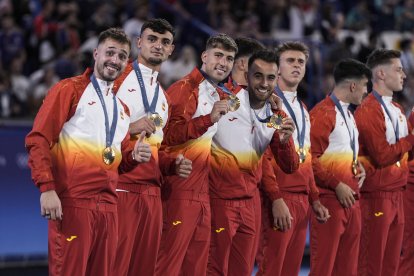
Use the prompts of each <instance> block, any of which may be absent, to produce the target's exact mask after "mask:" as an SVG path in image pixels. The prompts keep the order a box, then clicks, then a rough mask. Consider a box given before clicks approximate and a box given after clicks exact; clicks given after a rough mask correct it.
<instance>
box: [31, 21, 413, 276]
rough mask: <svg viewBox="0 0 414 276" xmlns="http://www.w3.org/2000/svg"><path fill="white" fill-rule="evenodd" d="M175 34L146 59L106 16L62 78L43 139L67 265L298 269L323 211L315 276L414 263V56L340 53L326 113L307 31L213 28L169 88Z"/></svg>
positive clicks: (247, 271)
mask: <svg viewBox="0 0 414 276" xmlns="http://www.w3.org/2000/svg"><path fill="white" fill-rule="evenodd" d="M174 35H175V31H174V29H173V27H172V26H171V25H170V24H169V23H168V22H167V21H166V20H164V19H151V20H148V21H147V22H145V23H144V25H143V26H142V29H141V34H140V36H139V37H138V38H137V41H136V43H137V44H136V45H137V48H138V49H139V54H138V58H137V59H136V60H134V61H132V62H131V61H129V60H128V57H129V54H130V49H131V42H130V41H129V39H128V38H127V36H126V35H125V33H124V32H123V31H122V30H121V29H117V28H110V29H108V30H105V31H103V32H102V33H101V34H100V36H99V41H98V46H97V48H96V49H95V51H94V59H95V64H94V68H93V69H87V70H86V71H85V73H83V74H82V75H79V76H75V77H73V78H69V79H65V80H62V81H60V82H59V83H58V84H56V85H55V86H54V87H52V88H51V90H50V91H49V92H48V95H47V96H46V98H45V100H44V103H43V105H42V106H41V108H40V110H39V112H38V114H37V116H36V119H35V121H34V125H33V129H32V131H31V132H30V133H29V134H28V135H27V137H26V148H27V150H28V152H29V166H30V168H31V170H32V178H33V180H34V182H35V184H36V186H38V187H39V189H40V192H41V196H40V205H41V215H42V216H43V217H45V218H46V219H48V220H49V225H48V230H49V233H48V238H49V274H50V275H70V276H72V275H116V276H117V275H194V276H199V275H207V274H208V275H237V276H239V275H251V274H252V272H253V268H254V264H255V263H256V264H257V266H258V272H257V274H256V275H272V276H273V275H298V273H299V271H300V265H301V262H302V257H303V253H304V248H305V242H306V232H307V229H308V223H309V222H310V257H311V269H310V275H321V276H325V275H411V274H413V272H414V271H413V270H414V265H413V263H414V238H413V235H414V229H413V228H414V221H413V220H414V210H413V209H414V186H413V184H412V183H414V174H409V168H410V160H411V158H412V157H413V156H412V154H413V152H412V148H413V145H414V131H413V130H412V127H411V124H412V123H414V116H410V118H409V120H408V121H407V119H406V117H405V113H404V111H403V110H402V108H401V107H400V105H398V104H397V103H395V102H394V101H393V100H392V96H393V93H394V92H398V91H401V90H402V88H403V82H404V79H405V77H406V75H405V74H404V70H403V68H402V65H401V61H400V53H399V52H398V51H395V50H386V49H377V50H375V51H374V52H372V53H371V54H370V56H369V57H368V61H367V64H366V65H365V64H363V63H361V62H359V61H356V60H353V59H345V60H338V63H337V65H336V66H335V68H334V71H333V76H334V79H335V86H334V87H333V89H332V92H331V93H330V94H329V95H328V96H327V97H326V98H325V99H323V100H322V101H321V102H320V103H318V104H317V105H316V106H315V107H314V108H313V109H312V110H310V111H308V109H307V107H306V106H305V105H304V104H303V102H301V101H300V100H299V99H298V97H297V88H298V86H299V84H300V82H301V81H302V79H303V77H304V75H305V69H306V63H307V61H308V58H309V49H308V47H307V46H306V45H305V44H303V43H301V42H298V41H291V42H285V43H282V44H280V45H279V46H278V47H277V48H276V49H275V50H273V49H272V50H271V49H267V48H265V47H264V46H263V45H262V44H261V43H260V42H258V41H256V40H254V39H250V38H237V39H236V40H233V39H232V38H231V37H229V36H228V35H226V34H216V35H212V36H211V37H210V38H209V39H208V40H207V42H206V47H205V51H204V52H203V53H202V55H201V61H202V65H201V67H200V68H194V69H193V71H192V72H191V73H190V74H188V75H187V76H185V77H183V78H182V79H180V80H178V81H177V82H175V83H174V84H172V85H171V86H170V87H169V88H168V89H166V90H165V89H164V88H162V87H161V86H160V84H159V83H158V81H157V77H158V74H159V71H160V68H161V64H162V63H163V62H164V61H165V60H167V59H168V57H169V56H170V55H171V54H172V52H173V50H174ZM369 81H372V91H371V93H370V94H368V95H367V96H366V97H365V98H364V96H365V95H366V94H367V85H368V82H369ZM309 92H311V91H309ZM355 106H358V107H357V108H356V110H355V111H354V109H355V108H351V107H355ZM412 168H413V169H414V166H413V167H412ZM413 172H414V170H413ZM404 213H405V216H404Z"/></svg>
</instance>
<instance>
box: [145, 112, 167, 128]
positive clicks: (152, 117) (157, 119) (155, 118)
mask: <svg viewBox="0 0 414 276" xmlns="http://www.w3.org/2000/svg"><path fill="white" fill-rule="evenodd" d="M148 117H149V119H150V120H151V121H153V122H154V125H155V127H156V128H161V127H162V126H163V124H164V121H163V119H162V117H161V116H160V114H158V113H151V114H150V115H149V116H148Z"/></svg>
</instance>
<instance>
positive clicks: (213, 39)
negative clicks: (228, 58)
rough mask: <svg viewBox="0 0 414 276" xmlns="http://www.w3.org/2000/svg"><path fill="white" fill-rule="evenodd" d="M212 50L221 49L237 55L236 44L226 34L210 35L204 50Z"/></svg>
mask: <svg viewBox="0 0 414 276" xmlns="http://www.w3.org/2000/svg"><path fill="white" fill-rule="evenodd" d="M213 48H222V49H223V50H226V51H230V52H235V53H236V54H237V51H238V48H237V44H236V42H235V41H234V39H233V38H231V37H230V36H228V35H226V34H223V33H221V34H216V35H212V36H210V37H209V38H208V39H207V43H206V50H208V49H213Z"/></svg>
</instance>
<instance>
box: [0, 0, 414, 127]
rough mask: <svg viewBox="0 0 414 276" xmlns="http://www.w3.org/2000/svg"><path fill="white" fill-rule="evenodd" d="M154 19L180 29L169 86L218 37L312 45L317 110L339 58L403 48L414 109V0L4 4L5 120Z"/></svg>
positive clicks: (0, 36) (30, 112) (1, 105)
mask: <svg viewBox="0 0 414 276" xmlns="http://www.w3.org/2000/svg"><path fill="white" fill-rule="evenodd" d="M151 17H163V18H165V19H167V20H168V21H170V22H171V23H172V24H173V25H174V26H175V28H176V30H177V36H176V37H177V39H176V41H175V44H176V49H175V51H174V54H173V56H172V57H171V58H170V59H169V60H168V61H167V62H165V64H163V66H162V68H161V73H160V82H161V84H162V85H163V86H164V88H168V86H169V85H170V84H171V83H172V82H174V81H175V80H178V79H180V78H181V77H182V76H184V75H186V74H187V73H188V72H190V71H191V70H192V68H193V67H194V66H197V65H199V64H198V63H199V60H200V58H199V56H200V53H201V52H202V51H203V49H202V45H204V43H205V40H206V38H207V37H208V36H209V35H210V32H224V33H227V34H229V35H231V36H232V37H240V36H245V37H252V38H256V39H258V40H260V41H262V42H263V43H264V44H265V45H267V46H269V47H274V46H276V45H277V44H278V43H279V42H280V41H286V40H302V41H304V42H305V43H307V44H308V45H309V46H310V48H311V50H312V53H311V56H310V61H309V62H308V65H307V66H308V68H307V74H306V77H305V81H304V82H303V85H301V87H300V88H299V94H300V95H301V96H302V97H303V98H304V99H305V101H306V102H307V104H308V106H309V107H312V106H313V105H314V104H315V103H316V102H318V101H319V100H321V98H323V97H324V96H325V95H326V94H327V93H329V92H330V89H332V87H333V79H332V75H331V73H332V69H333V66H334V65H335V63H336V61H338V60H340V59H342V58H346V57H353V58H356V59H359V60H361V61H363V62H364V61H365V59H366V57H367V56H368V54H369V53H370V52H371V51H372V50H373V49H375V48H378V47H387V48H394V49H399V50H401V51H402V62H403V65H404V69H405V71H406V73H407V75H408V77H407V79H406V84H405V88H404V89H405V91H404V93H402V94H401V96H400V98H399V99H397V101H399V102H400V103H402V104H403V105H404V107H405V109H406V111H409V110H411V107H412V106H413V105H414V78H410V76H413V75H414V55H413V46H412V38H413V30H414V0H366V1H361V0H348V1H335V0H320V1H318V0H291V1H286V0H278V1H271V0H246V1H241V0H237V1H236V0H210V1H208V0H150V1H146V0H135V1H133V0H112V1H107V0H82V1H81V0H19V1H18V0H0V18H1V21H0V60H1V62H0V118H25V119H30V118H33V117H34V115H35V114H36V112H37V110H38V108H39V106H40V105H41V103H42V101H43V98H44V96H45V95H46V93H47V91H48V89H49V88H50V87H51V86H53V85H54V84H55V83H56V82H58V81H59V80H61V79H63V78H67V77H71V76H73V75H77V74H80V73H82V72H83V71H84V70H85V68H86V67H88V66H91V64H92V63H93V49H94V48H95V46H96V44H97V35H98V34H99V33H100V32H101V31H102V30H104V29H106V28H108V27H113V26H121V27H123V28H124V30H125V32H126V33H127V34H128V35H129V36H130V38H131V41H132V42H133V45H134V44H135V41H136V38H137V37H138V36H139V33H140V29H141V26H142V24H143V22H144V21H145V20H146V19H148V18H151ZM136 55H137V50H136V48H135V47H134V49H133V51H132V57H131V58H135V57H136ZM399 95H400V93H399Z"/></svg>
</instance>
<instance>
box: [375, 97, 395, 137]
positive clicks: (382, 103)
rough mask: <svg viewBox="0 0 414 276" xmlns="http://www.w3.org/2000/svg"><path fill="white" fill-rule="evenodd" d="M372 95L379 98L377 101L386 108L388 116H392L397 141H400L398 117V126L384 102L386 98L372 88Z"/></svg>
mask: <svg viewBox="0 0 414 276" xmlns="http://www.w3.org/2000/svg"><path fill="white" fill-rule="evenodd" d="M372 95H374V97H375V98H376V99H377V101H378V102H379V103H380V104H381V105H382V107H383V108H384V110H385V113H387V116H388V118H390V121H391V125H392V127H393V128H394V133H395V141H396V142H398V141H399V140H400V125H399V124H398V119H397V124H396V126H394V124H393V122H392V117H391V113H390V111H389V110H388V108H387V106H386V105H385V103H384V100H383V99H382V97H381V95H380V94H378V92H377V91H375V90H372Z"/></svg>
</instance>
